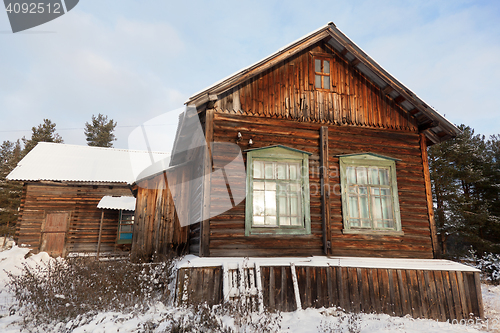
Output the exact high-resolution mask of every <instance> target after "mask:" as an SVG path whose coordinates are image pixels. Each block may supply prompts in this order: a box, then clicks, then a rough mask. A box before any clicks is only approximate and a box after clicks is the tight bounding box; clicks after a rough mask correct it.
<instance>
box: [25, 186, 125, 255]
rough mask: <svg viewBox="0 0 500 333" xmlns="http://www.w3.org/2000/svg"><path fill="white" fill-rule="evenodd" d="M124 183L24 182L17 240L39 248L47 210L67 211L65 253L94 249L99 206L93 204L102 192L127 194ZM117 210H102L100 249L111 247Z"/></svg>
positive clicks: (99, 215) (95, 248)
mask: <svg viewBox="0 0 500 333" xmlns="http://www.w3.org/2000/svg"><path fill="white" fill-rule="evenodd" d="M130 194H131V193H130V190H129V188H128V187H127V186H124V185H117V186H103V185H96V186H93V185H71V184H43V183H26V184H25V185H24V189H23V197H22V204H21V211H20V215H19V222H18V226H17V230H16V238H17V242H18V244H27V245H29V247H31V248H32V249H35V250H39V249H40V245H41V244H40V242H41V234H42V227H43V223H44V221H45V218H46V215H47V213H50V212H68V213H69V215H70V219H69V227H68V231H67V233H66V239H65V242H66V245H65V253H70V252H95V251H96V250H97V240H98V237H99V225H100V221H101V212H102V210H101V209H98V208H97V204H98V203H99V201H100V200H101V198H102V197H103V196H105V195H130ZM117 230H118V211H117V210H105V213H104V220H103V229H102V237H101V252H106V251H113V250H115V242H116V235H117Z"/></svg>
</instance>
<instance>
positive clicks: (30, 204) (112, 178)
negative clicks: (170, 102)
mask: <svg viewBox="0 0 500 333" xmlns="http://www.w3.org/2000/svg"><path fill="white" fill-rule="evenodd" d="M150 154H151V153H148V152H144V151H132V150H124V149H114V148H101V147H88V146H77V145H67V144H57V143H47V142H40V143H38V144H37V146H36V147H35V148H33V150H32V151H30V152H29V153H28V154H27V155H26V156H25V157H24V158H23V159H22V160H21V161H20V162H19V163H18V165H17V167H16V168H15V169H14V170H13V171H12V172H11V173H10V174H9V175H8V176H7V179H9V180H18V181H22V182H24V186H23V192H22V198H21V206H20V212H19V219H18V223H17V227H16V235H15V238H16V241H17V242H18V244H20V245H21V246H28V247H30V248H32V249H33V250H35V251H46V252H48V253H49V254H51V255H53V256H66V255H68V254H71V253H96V252H97V251H98V248H99V250H100V251H101V252H115V251H128V250H129V249H130V243H131V238H132V237H131V223H130V222H131V221H132V220H133V218H132V216H133V211H134V210H135V198H134V197H133V195H132V192H131V189H130V186H129V183H132V182H134V180H135V177H134V176H135V175H136V174H139V172H140V171H142V169H144V168H145V167H146V166H148V165H149V163H150ZM153 154H154V155H155V157H156V158H158V157H168V154H161V153H153ZM134 170H137V171H136V172H134ZM130 212H131V213H130Z"/></svg>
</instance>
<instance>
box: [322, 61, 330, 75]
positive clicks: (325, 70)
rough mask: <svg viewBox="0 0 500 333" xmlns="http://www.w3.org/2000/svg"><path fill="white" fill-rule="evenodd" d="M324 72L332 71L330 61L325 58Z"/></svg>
mask: <svg viewBox="0 0 500 333" xmlns="http://www.w3.org/2000/svg"><path fill="white" fill-rule="evenodd" d="M323 73H330V62H329V61H328V60H323Z"/></svg>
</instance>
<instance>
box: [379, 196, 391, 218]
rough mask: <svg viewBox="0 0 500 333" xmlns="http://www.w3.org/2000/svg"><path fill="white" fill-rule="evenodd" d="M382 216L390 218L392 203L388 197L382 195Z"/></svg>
mask: <svg viewBox="0 0 500 333" xmlns="http://www.w3.org/2000/svg"><path fill="white" fill-rule="evenodd" d="M381 199H382V217H383V218H384V219H392V203H391V198H390V197H382V198H381Z"/></svg>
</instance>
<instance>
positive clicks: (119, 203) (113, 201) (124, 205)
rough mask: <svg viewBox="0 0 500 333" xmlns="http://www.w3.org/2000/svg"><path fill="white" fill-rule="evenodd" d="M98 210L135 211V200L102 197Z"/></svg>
mask: <svg viewBox="0 0 500 333" xmlns="http://www.w3.org/2000/svg"><path fill="white" fill-rule="evenodd" d="M97 208H101V209H123V210H135V198H134V197H127V196H122V197H113V196H110V195H106V196H104V197H102V199H101V201H99V204H97Z"/></svg>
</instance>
